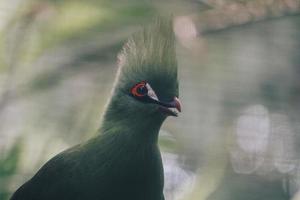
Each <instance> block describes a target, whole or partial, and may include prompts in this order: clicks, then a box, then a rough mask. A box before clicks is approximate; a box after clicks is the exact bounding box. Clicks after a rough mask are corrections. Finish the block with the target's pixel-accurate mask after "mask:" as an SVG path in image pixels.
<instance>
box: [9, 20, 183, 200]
mask: <svg viewBox="0 0 300 200" xmlns="http://www.w3.org/2000/svg"><path fill="white" fill-rule="evenodd" d="M118 59H119V62H118V64H119V70H118V75H117V78H116V82H115V86H114V88H113V92H112V96H111V98H110V100H109V103H108V105H107V108H106V112H105V114H104V115H103V121H102V125H101V127H100V129H99V134H97V136H96V137H94V138H92V139H90V140H88V141H87V142H84V143H82V144H79V145H76V146H74V147H71V148H70V149H67V150H65V151H63V152H62V153H60V154H58V155H56V156H55V157H54V158H52V159H50V160H49V161H48V162H47V163H46V164H45V165H44V166H42V168H41V169H40V170H39V171H38V172H37V173H36V174H35V175H34V176H33V177H32V178H31V179H30V180H29V181H27V182H26V183H25V184H24V185H22V186H21V187H20V188H19V189H18V190H17V191H16V192H15V193H14V194H13V196H12V197H11V200H120V199H122V200H163V199H164V195H163V186H164V178H163V177H164V175H163V165H162V160H161V155H160V151H159V147H158V144H157V142H158V133H159V130H160V127H161V125H162V123H163V122H164V120H165V119H166V118H167V116H177V115H178V112H180V111H181V105H180V102H179V100H178V78H177V61H176V55H175V44H174V33H173V31H172V22H171V20H166V19H157V20H155V22H154V23H153V24H151V25H150V26H148V27H145V28H144V29H143V30H141V31H140V32H138V33H136V34H134V35H133V36H132V37H131V38H130V39H129V40H128V41H127V43H126V44H125V45H124V47H123V50H122V52H121V53H120V54H119V57H118Z"/></svg>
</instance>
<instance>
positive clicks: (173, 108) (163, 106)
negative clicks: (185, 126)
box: [159, 97, 181, 117]
mask: <svg viewBox="0 0 300 200" xmlns="http://www.w3.org/2000/svg"><path fill="white" fill-rule="evenodd" d="M159 105H160V107H159V110H160V112H162V113H164V114H166V115H170V116H175V117H177V116H178V112H181V103H180V101H179V99H178V98H177V97H174V99H173V101H171V102H168V103H165V102H159Z"/></svg>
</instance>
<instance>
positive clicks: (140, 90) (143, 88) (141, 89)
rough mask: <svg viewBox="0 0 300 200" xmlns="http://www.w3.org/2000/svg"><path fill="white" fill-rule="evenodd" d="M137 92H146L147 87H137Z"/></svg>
mask: <svg viewBox="0 0 300 200" xmlns="http://www.w3.org/2000/svg"><path fill="white" fill-rule="evenodd" d="M137 92H138V93H139V94H146V93H147V92H148V90H147V88H146V87H145V86H141V87H138V88H137Z"/></svg>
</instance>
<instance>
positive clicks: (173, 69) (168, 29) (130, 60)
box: [117, 18, 177, 88]
mask: <svg viewBox="0 0 300 200" xmlns="http://www.w3.org/2000/svg"><path fill="white" fill-rule="evenodd" d="M174 41H175V37H174V33H173V26H172V20H170V19H162V18H158V19H156V20H155V22H154V23H153V24H151V25H150V26H148V27H145V28H144V29H143V30H142V31H140V32H138V33H136V34H134V35H133V36H132V37H131V38H130V39H129V40H128V42H127V43H126V44H125V45H124V47H123V50H122V52H121V53H120V54H119V56H118V60H119V77H118V83H117V87H121V88H124V87H125V88H127V86H128V84H129V85H133V84H134V83H136V82H138V81H142V80H146V81H148V82H150V83H151V84H154V85H159V84H163V85H166V86H169V87H172V86H174V87H176V86H177V85H176V84H177V61H176V53H175V42H174ZM174 87H172V88H174Z"/></svg>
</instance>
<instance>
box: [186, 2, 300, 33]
mask: <svg viewBox="0 0 300 200" xmlns="http://www.w3.org/2000/svg"><path fill="white" fill-rule="evenodd" d="M205 2H206V3H209V5H211V6H213V7H214V8H213V9H210V10H207V11H205V12H203V13H201V14H195V15H192V16H191V17H192V18H193V20H194V21H195V22H196V25H197V29H198V31H199V32H202V33H203V32H208V31H214V30H221V29H225V28H228V27H232V26H237V25H242V24H247V23H251V22H256V21H261V20H265V19H270V18H275V17H281V16H286V15H294V14H299V13H300V1H299V0H253V1H229V2H227V3H225V1H205ZM218 2H219V3H218ZM220 2H223V3H220Z"/></svg>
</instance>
